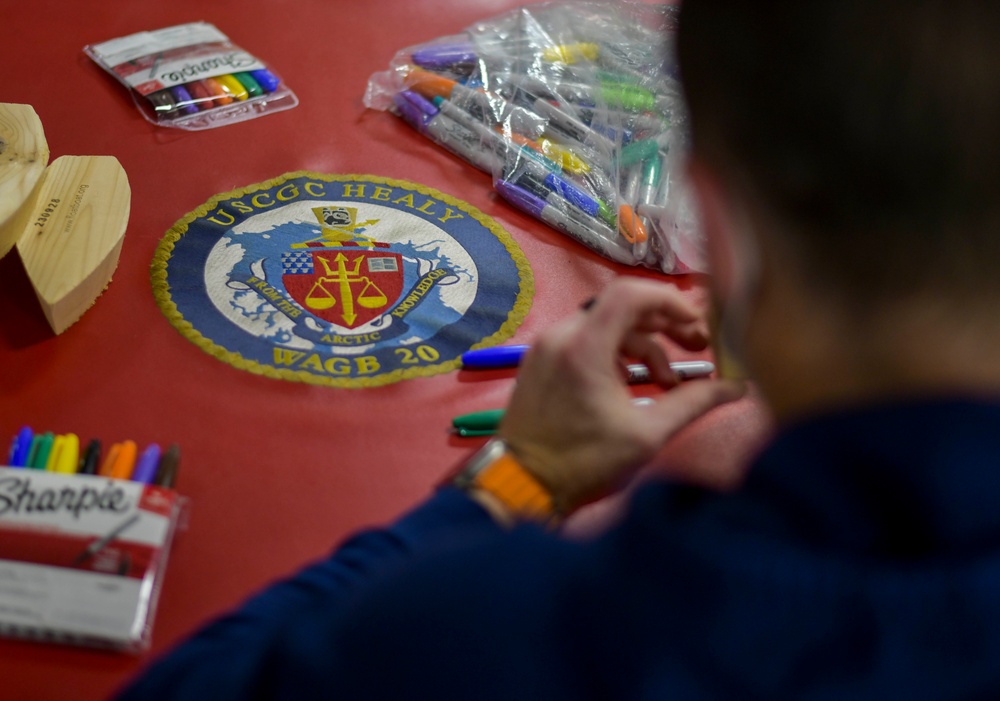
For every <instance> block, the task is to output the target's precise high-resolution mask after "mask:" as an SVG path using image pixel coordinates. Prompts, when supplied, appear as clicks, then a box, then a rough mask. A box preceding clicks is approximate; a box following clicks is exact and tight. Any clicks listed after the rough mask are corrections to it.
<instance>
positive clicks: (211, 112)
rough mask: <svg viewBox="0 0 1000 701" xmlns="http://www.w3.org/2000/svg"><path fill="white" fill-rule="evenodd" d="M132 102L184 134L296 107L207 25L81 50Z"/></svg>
mask: <svg viewBox="0 0 1000 701" xmlns="http://www.w3.org/2000/svg"><path fill="white" fill-rule="evenodd" d="M83 50H84V52H86V54H87V55H88V56H90V57H91V58H92V59H94V61H96V62H97V64H98V65H100V66H101V67H102V68H104V70H106V71H108V72H109V73H110V74H111V75H113V76H114V77H115V78H117V79H118V81H119V82H120V83H122V84H123V85H124V86H125V87H127V88H128V89H129V92H130V93H131V94H132V99H133V101H134V102H135V104H136V106H137V107H138V108H139V111H140V112H141V113H142V115H143V117H145V118H146V119H147V120H149V121H150V122H152V123H154V124H159V125H161V126H167V127H176V128H179V129H186V130H189V131H197V130H201V129H212V128H214V127H219V126H223V125H225V124H231V123H233V122H242V121H245V120H247V119H254V118H255V117H259V116H261V115H264V114H269V113H271V112H278V111H280V110H287V109H291V108H292V107H295V106H296V105H297V104H298V99H297V98H296V97H295V93H293V92H292V91H291V90H289V89H288V87H286V86H285V84H284V83H283V82H282V81H281V79H280V78H279V77H278V76H277V74H276V73H274V72H273V71H272V70H271V68H269V67H268V66H266V65H265V64H264V63H263V62H262V61H260V60H259V59H258V58H256V57H255V56H253V55H251V54H249V53H247V52H246V51H244V50H243V49H241V48H240V47H238V46H236V45H235V44H233V43H231V42H230V41H229V37H227V36H226V35H225V34H223V33H222V32H220V31H219V30H218V29H216V28H215V26H213V25H211V24H208V23H206V22H193V23H190V24H181V25H177V26H175V27H167V28H166V29H159V30H156V31H152V32H139V33H137V34H130V35H129V36H125V37H120V38H118V39H112V40H110V41H105V42H103V43H100V44H91V45H88V46H85V47H84V49H83Z"/></svg>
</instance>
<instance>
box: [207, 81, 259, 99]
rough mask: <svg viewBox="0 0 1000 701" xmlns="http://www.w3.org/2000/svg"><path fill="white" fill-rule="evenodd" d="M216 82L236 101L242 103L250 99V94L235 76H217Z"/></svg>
mask: <svg viewBox="0 0 1000 701" xmlns="http://www.w3.org/2000/svg"><path fill="white" fill-rule="evenodd" d="M215 82H216V83H218V84H219V86H220V87H221V88H222V89H223V90H224V91H225V92H226V94H227V95H229V96H230V97H231V98H233V99H234V100H241V101H242V100H245V99H247V98H248V97H250V93H248V92H247V89H246V88H245V87H243V83H241V82H240V81H238V80H236V77H235V76H232V75H229V74H226V75H217V76H215Z"/></svg>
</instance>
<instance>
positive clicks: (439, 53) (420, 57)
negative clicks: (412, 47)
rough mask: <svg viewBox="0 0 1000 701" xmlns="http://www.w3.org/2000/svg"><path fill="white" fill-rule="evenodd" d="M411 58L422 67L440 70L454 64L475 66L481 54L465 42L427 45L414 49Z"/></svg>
mask: <svg viewBox="0 0 1000 701" xmlns="http://www.w3.org/2000/svg"><path fill="white" fill-rule="evenodd" d="M410 60H412V61H413V63H415V64H416V65H418V66H420V67H421V68H430V69H432V70H435V69H436V70H440V69H442V68H451V67H453V66H473V65H475V64H476V62H477V61H478V60H479V56H478V54H477V53H476V50H475V47H473V46H472V44H469V43H467V42H465V43H460V44H432V45H430V46H425V47H423V48H420V49H417V50H416V51H414V52H413V54H412V55H411V56H410Z"/></svg>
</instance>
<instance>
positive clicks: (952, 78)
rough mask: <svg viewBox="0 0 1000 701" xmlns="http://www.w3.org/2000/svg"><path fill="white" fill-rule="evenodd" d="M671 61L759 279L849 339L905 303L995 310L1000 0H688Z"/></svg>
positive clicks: (699, 172)
mask: <svg viewBox="0 0 1000 701" xmlns="http://www.w3.org/2000/svg"><path fill="white" fill-rule="evenodd" d="M678 56H679V61H680V72H681V78H682V81H683V83H684V86H685V94H686V99H687V103H688V108H689V112H690V116H691V126H692V140H693V147H692V154H693V158H692V161H693V164H694V165H693V171H692V180H693V182H694V186H695V189H696V191H697V193H698V195H699V199H700V200H701V202H702V204H703V205H706V204H707V205H708V206H709V207H712V206H718V205H719V203H720V202H721V203H723V204H724V205H725V207H724V209H727V210H728V212H724V213H723V215H724V216H723V219H726V217H728V219H727V220H726V221H727V222H728V223H727V224H724V226H723V228H726V227H727V226H728V227H729V228H731V229H740V228H745V229H748V230H752V232H753V233H752V236H751V238H752V239H753V241H754V243H753V245H754V246H756V247H758V248H759V249H760V252H761V257H762V260H763V263H762V265H763V266H764V270H763V275H764V281H763V284H764V285H765V286H766V285H769V284H771V283H772V282H773V281H774V280H775V279H781V282H782V285H780V289H781V293H782V294H786V295H787V294H789V293H790V292H795V291H798V292H802V293H805V294H806V295H807V296H808V297H809V299H810V301H809V303H810V304H811V305H813V306H814V308H815V309H816V314H817V315H818V316H819V315H826V317H830V318H832V317H833V316H836V317H838V319H839V321H838V322H837V325H836V326H837V327H838V328H845V327H844V321H845V320H849V321H850V328H852V329H855V330H856V331H857V333H856V335H855V337H853V338H849V339H848V338H845V339H843V342H844V343H845V344H846V343H860V344H862V345H864V344H866V343H877V342H881V341H884V340H885V339H879V338H877V336H878V330H879V329H880V328H885V327H886V323H885V322H886V320H887V319H889V318H891V317H892V315H895V314H897V313H898V312H899V310H900V309H901V308H904V307H909V308H913V309H915V308H917V307H918V306H919V305H923V306H924V307H934V308H936V309H938V310H945V312H946V313H947V314H949V315H952V317H951V318H954V319H959V318H962V319H966V320H977V321H976V323H978V322H979V320H983V319H986V318H988V317H991V316H1000V313H998V312H995V311H994V310H995V309H1000V305H998V302H1000V138H998V134H997V132H998V129H1000V3H993V2H984V1H983V0H932V1H923V0H807V1H803V2H779V1H776V0H753V1H752V2H750V1H747V0H683V3H682V6H681V17H680V28H679V35H678ZM707 219H708V225H707V227H706V228H708V229H712V228H713V227H712V222H713V217H712V216H708V217H707ZM734 222H736V223H737V224H736V225H734ZM739 222H745V223H746V224H747V226H746V227H741V226H740V225H739ZM716 223H718V222H717V221H716ZM709 233H710V234H711V231H709ZM730 234H732V235H737V236H740V235H746V234H747V231H736V232H730ZM739 264H740V261H737V266H738V265H739ZM788 285H791V287H789V286H788ZM764 296H766V295H764ZM773 301H774V300H772V302H773ZM772 306H773V304H772ZM823 321H824V320H823V319H817V323H820V324H821V323H823ZM831 328H833V326H831ZM787 340H788V339H787V337H782V338H781V339H778V340H777V341H776V342H781V341H787ZM751 345H753V343H751ZM757 345H758V346H759V345H761V344H760V342H759V339H758V342H757ZM750 350H751V351H752V349H750ZM897 350H898V349H897ZM750 360H751V361H753V358H750ZM754 369H755V370H757V369H759V368H754Z"/></svg>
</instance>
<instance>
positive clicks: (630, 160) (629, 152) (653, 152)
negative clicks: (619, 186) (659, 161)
mask: <svg viewBox="0 0 1000 701" xmlns="http://www.w3.org/2000/svg"><path fill="white" fill-rule="evenodd" d="M659 150H660V144H659V143H658V142H657V141H656V139H639V140H638V141H633V142H632V143H631V144H629V145H628V146H624V147H623V148H622V150H621V153H620V154H619V156H618V163H619V165H621V166H622V167H623V168H627V167H629V166H632V165H635V164H637V163H644V162H645V161H647V160H649V159H652V158H654V157H655V158H659V155H658V154H659Z"/></svg>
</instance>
